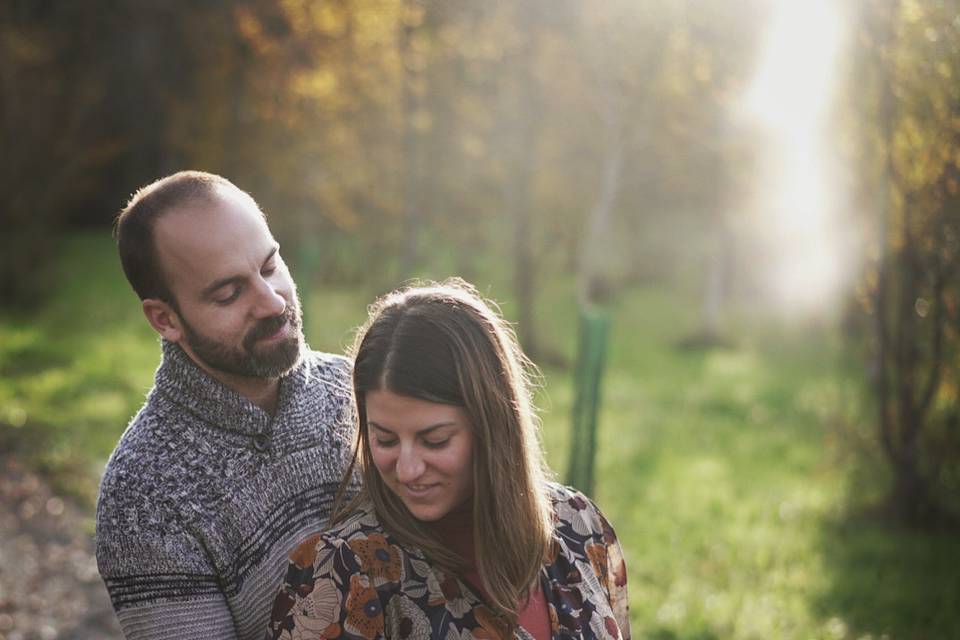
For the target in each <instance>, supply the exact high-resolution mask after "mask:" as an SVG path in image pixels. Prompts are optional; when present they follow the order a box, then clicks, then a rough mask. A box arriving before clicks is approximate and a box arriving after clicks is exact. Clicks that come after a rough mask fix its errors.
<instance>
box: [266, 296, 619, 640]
mask: <svg viewBox="0 0 960 640" xmlns="http://www.w3.org/2000/svg"><path fill="white" fill-rule="evenodd" d="M531 368H532V365H530V364H529V362H528V361H527V360H526V358H525V357H524V355H523V354H522V352H521V351H520V348H519V346H518V345H517V341H516V338H515V336H514V334H513V332H512V330H511V329H510V327H509V326H508V325H507V323H506V322H505V321H504V320H503V319H502V318H501V317H500V316H499V315H498V313H496V312H495V311H494V310H493V309H492V308H491V306H490V305H488V304H486V303H485V302H484V301H483V300H482V298H481V297H480V296H479V295H478V294H477V292H476V291H475V290H474V289H473V288H472V287H471V286H470V285H468V284H466V283H465V282H463V281H462V280H458V279H454V280H448V281H446V282H444V283H442V284H437V285H429V286H415V287H411V288H407V289H403V290H399V291H395V292H393V293H391V294H388V295H387V296H385V297H383V298H381V299H380V300H379V301H378V302H376V303H375V304H374V305H373V306H372V307H371V311H370V318H369V320H368V321H367V324H366V325H365V327H364V328H362V329H361V332H360V334H359V336H358V341H357V346H356V348H355V363H354V372H353V384H354V393H355V398H356V403H357V417H358V432H357V444H356V448H355V452H354V459H353V464H354V465H358V466H359V469H360V473H361V476H362V480H363V486H362V489H361V490H360V493H359V494H358V495H357V496H356V498H354V499H353V500H352V501H351V502H350V503H349V505H347V506H346V508H342V509H337V510H336V513H335V515H334V517H333V519H332V520H331V526H330V527H329V529H328V530H327V531H325V532H324V533H322V534H317V535H315V536H312V537H311V538H309V539H308V540H306V541H304V542H303V543H302V544H300V545H299V546H298V547H297V548H296V549H295V550H294V551H293V552H292V553H291V555H290V565H289V568H288V571H287V576H286V579H285V584H284V585H283V588H282V589H281V591H280V594H279V595H278V596H277V599H276V601H275V602H274V607H273V613H272V618H271V623H270V627H269V630H268V634H267V637H268V638H275V639H281V638H283V639H286V638H298V639H299V638H304V639H305V638H341V637H342V638H366V639H368V640H371V639H373V638H444V639H445V638H458V639H463V638H488V639H496V638H510V637H513V638H521V639H528V638H536V639H537V640H540V639H542V638H551V637H553V638H561V637H562V638H621V637H622V638H629V637H630V630H629V622H628V618H627V592H626V568H625V566H624V563H623V557H622V554H621V551H620V546H619V544H618V543H617V538H616V535H615V534H614V532H613V529H612V528H611V527H610V525H609V524H608V523H607V521H606V520H605V519H604V517H603V516H602V515H601V514H600V512H599V511H598V510H597V508H596V507H595V506H594V505H593V504H592V503H591V502H590V501H589V500H588V499H587V498H586V497H584V496H583V495H582V494H580V493H577V492H576V491H574V490H572V489H569V488H566V487H562V486H559V485H557V484H555V483H550V482H548V481H547V478H546V475H547V473H546V467H545V463H544V461H543V457H542V451H541V448H540V443H539V438H538V433H537V421H536V417H535V415H534V412H533V409H532V405H531V398H530V384H529V378H528V372H529V371H530V370H531ZM352 471H353V465H351V472H349V473H348V474H347V476H346V478H345V480H344V485H343V487H342V488H341V493H342V491H343V488H344V487H346V486H347V484H348V480H349V478H350V477H351V473H352Z"/></svg>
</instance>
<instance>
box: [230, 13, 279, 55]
mask: <svg viewBox="0 0 960 640" xmlns="http://www.w3.org/2000/svg"><path fill="white" fill-rule="evenodd" d="M233 19H234V21H235V22H236V25H237V30H238V31H239V32H240V35H241V36H242V37H243V39H244V41H246V42H247V44H249V45H250V47H251V48H253V50H254V51H255V52H256V53H257V55H261V56H262V55H267V54H269V53H272V52H273V50H274V49H275V48H276V43H275V42H274V41H273V40H272V39H271V38H269V37H267V35H266V34H265V33H264V31H263V25H262V24H261V23H260V20H259V18H257V16H255V15H254V14H253V12H252V11H251V10H250V9H249V7H244V6H238V7H236V8H234V11H233Z"/></svg>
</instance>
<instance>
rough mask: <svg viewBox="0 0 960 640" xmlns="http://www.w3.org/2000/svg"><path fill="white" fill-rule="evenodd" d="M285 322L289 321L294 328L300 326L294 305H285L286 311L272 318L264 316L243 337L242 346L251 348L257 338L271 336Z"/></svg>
mask: <svg viewBox="0 0 960 640" xmlns="http://www.w3.org/2000/svg"><path fill="white" fill-rule="evenodd" d="M287 322H289V323H290V327H291V328H292V329H294V330H296V329H299V327H300V318H299V316H298V314H297V308H296V307H295V306H294V305H287V309H286V311H284V312H283V313H281V314H280V315H278V316H273V317H272V318H264V319H263V320H261V321H260V322H258V323H257V324H256V325H254V327H253V329H251V330H250V332H249V333H248V334H247V337H246V338H244V339H243V346H244V348H245V349H247V350H250V349H252V348H253V345H254V344H256V342H257V341H258V340H262V339H263V338H266V337H268V336H272V335H273V334H275V333H276V332H277V331H278V330H279V329H280V327H282V326H283V325H284V323H287Z"/></svg>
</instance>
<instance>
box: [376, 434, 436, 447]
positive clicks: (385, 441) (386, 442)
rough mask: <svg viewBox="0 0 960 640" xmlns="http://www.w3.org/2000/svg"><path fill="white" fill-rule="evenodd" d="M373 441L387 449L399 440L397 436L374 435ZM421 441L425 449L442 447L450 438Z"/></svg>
mask: <svg viewBox="0 0 960 640" xmlns="http://www.w3.org/2000/svg"><path fill="white" fill-rule="evenodd" d="M373 441H374V442H375V443H376V445H377V446H378V447H381V448H383V449H389V448H390V447H392V446H395V445H396V444H397V442H399V440H398V439H397V438H386V437H381V436H374V437H373ZM421 442H423V446H425V447H426V448H427V449H443V448H444V447H446V446H447V445H448V444H450V438H449V437H447V438H441V439H439V440H437V439H433V440H428V439H426V438H424V439H423V440H421Z"/></svg>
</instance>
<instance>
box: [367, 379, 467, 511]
mask: <svg viewBox="0 0 960 640" xmlns="http://www.w3.org/2000/svg"><path fill="white" fill-rule="evenodd" d="M365 400H366V406H367V429H368V432H369V433H368V435H369V440H370V453H371V454H372V456H373V463H374V465H376V467H377V470H378V471H379V472H380V476H381V477H382V478H383V480H384V482H386V484H387V486H388V487H390V489H391V490H392V491H393V492H394V493H395V494H397V496H398V497H399V498H400V499H401V500H402V501H403V504H405V505H406V507H407V509H409V510H410V513H412V514H413V516H414V517H415V518H417V519H418V520H422V521H425V522H431V521H434V520H438V519H440V518H442V517H443V516H445V515H447V514H448V513H450V511H451V510H452V509H454V508H455V507H457V506H459V505H461V504H462V503H463V502H465V501H466V500H468V499H469V498H471V497H472V496H473V465H472V460H473V425H472V424H471V423H470V419H469V418H468V417H467V414H466V412H465V411H464V410H463V408H461V407H457V406H453V405H449V404H438V403H436V402H428V401H426V400H420V399H418V398H411V397H409V396H401V395H397V394H395V393H393V392H391V391H380V390H378V391H369V392H367V394H366V397H365Z"/></svg>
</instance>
